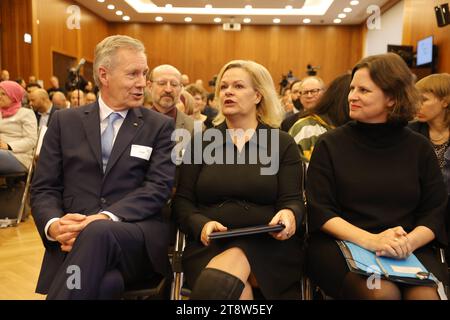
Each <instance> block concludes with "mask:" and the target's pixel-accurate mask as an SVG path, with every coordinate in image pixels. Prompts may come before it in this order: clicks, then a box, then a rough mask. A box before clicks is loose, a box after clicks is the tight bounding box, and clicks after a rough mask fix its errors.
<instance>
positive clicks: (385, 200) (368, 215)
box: [306, 54, 448, 299]
mask: <svg viewBox="0 0 450 320" xmlns="http://www.w3.org/2000/svg"><path fill="white" fill-rule="evenodd" d="M348 99H349V105H350V117H351V118H352V119H353V120H355V121H353V122H350V123H348V124H347V125H344V126H343V127H340V128H338V129H336V130H333V131H330V132H329V133H326V134H324V135H323V136H322V137H321V139H320V140H319V142H318V143H317V144H316V147H315V149H314V153H313V156H312V158H311V162H310V165H309V168H308V176H307V189H306V192H307V198H308V216H309V221H310V232H311V238H310V245H309V248H308V252H307V260H308V266H307V269H308V270H307V271H308V273H309V276H310V277H311V278H312V280H313V281H314V282H315V283H316V284H318V285H319V287H321V288H322V289H323V290H324V291H325V293H327V294H328V295H330V296H333V297H335V298H341V299H438V295H437V291H436V288H434V287H426V286H411V285H402V284H399V283H397V282H392V281H388V280H381V287H380V288H379V289H368V286H367V278H366V277H364V276H361V275H359V274H356V273H352V272H349V269H348V267H347V264H346V261H345V259H344V257H343V256H342V254H341V252H340V249H339V247H338V246H337V244H336V242H335V241H334V240H336V239H339V240H347V241H351V242H353V243H356V244H357V245H359V246H361V247H363V248H365V249H367V250H370V251H373V252H375V253H376V254H377V255H379V256H387V257H393V258H397V259H403V258H406V257H407V256H408V255H410V254H411V253H414V254H415V255H416V256H417V257H418V258H419V260H420V261H421V262H422V264H424V265H425V267H426V268H427V269H428V270H429V271H430V272H432V273H433V274H434V275H435V276H436V277H437V278H438V279H439V280H440V281H442V282H443V283H444V284H446V283H447V282H448V279H447V275H446V265H444V264H443V263H441V262H440V260H439V259H438V255H437V252H436V249H435V247H436V246H440V245H445V244H446V243H447V236H446V233H445V229H444V213H445V210H446V202H447V195H446V189H445V184H444V181H443V179H442V175H441V172H440V169H439V164H438V161H437V159H436V155H435V153H434V151H433V148H432V147H431V145H430V144H429V142H428V141H427V140H426V138H424V137H423V136H421V135H419V134H417V133H414V132H412V131H411V130H409V129H408V128H406V127H405V126H406V124H407V121H408V120H410V119H411V118H412V116H413V114H414V112H415V107H416V103H417V102H416V101H419V99H418V94H417V91H416V89H415V88H414V85H413V81H412V75H411V72H410V71H409V69H408V67H407V66H406V64H405V63H404V62H403V60H402V59H401V58H400V57H399V56H397V55H395V54H383V55H378V56H371V57H367V58H365V59H363V60H361V61H360V62H359V63H358V64H357V65H356V66H355V68H354V69H353V73H352V82H351V85H350V94H349V98H348Z"/></svg>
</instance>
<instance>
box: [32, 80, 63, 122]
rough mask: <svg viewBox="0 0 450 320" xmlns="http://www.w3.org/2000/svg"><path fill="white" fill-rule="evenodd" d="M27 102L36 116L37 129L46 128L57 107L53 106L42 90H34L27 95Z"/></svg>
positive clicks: (45, 92)
mask: <svg viewBox="0 0 450 320" xmlns="http://www.w3.org/2000/svg"><path fill="white" fill-rule="evenodd" d="M28 100H29V101H30V106H31V107H32V108H33V110H34V113H35V114H36V119H37V121H38V126H39V128H40V127H42V126H48V125H49V124H50V120H51V118H52V116H53V114H54V113H55V111H56V110H58V107H56V106H54V105H53V103H52V102H51V100H50V98H49V97H48V93H47V91H45V90H44V89H36V90H34V91H33V92H31V93H30V94H29V95H28Z"/></svg>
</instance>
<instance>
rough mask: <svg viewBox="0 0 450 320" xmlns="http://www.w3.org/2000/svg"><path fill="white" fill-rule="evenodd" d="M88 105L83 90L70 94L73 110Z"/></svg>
mask: <svg viewBox="0 0 450 320" xmlns="http://www.w3.org/2000/svg"><path fill="white" fill-rule="evenodd" d="M85 104H86V101H85V100H84V92H83V90H79V89H76V90H73V91H72V92H71V93H70V107H71V108H77V107H80V106H84V105H85Z"/></svg>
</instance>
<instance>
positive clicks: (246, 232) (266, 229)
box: [209, 224, 284, 239]
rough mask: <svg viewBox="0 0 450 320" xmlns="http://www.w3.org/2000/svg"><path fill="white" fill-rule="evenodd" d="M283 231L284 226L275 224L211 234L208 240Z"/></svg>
mask: <svg viewBox="0 0 450 320" xmlns="http://www.w3.org/2000/svg"><path fill="white" fill-rule="evenodd" d="M283 229H284V225H282V224H275V225H270V226H269V225H266V224H265V225H261V226H254V227H246V228H238V229H230V230H227V231H217V232H212V233H211V234H210V235H209V239H221V238H228V237H238V236H247V235H251V234H257V233H267V232H279V231H281V230H283Z"/></svg>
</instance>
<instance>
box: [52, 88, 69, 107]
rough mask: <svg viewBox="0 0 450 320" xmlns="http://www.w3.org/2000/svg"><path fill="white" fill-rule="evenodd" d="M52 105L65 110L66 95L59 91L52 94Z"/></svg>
mask: <svg viewBox="0 0 450 320" xmlns="http://www.w3.org/2000/svg"><path fill="white" fill-rule="evenodd" d="M51 98H52V103H53V105H55V106H57V107H58V108H60V109H66V108H67V104H68V101H67V98H66V95H65V94H64V93H62V92H60V91H55V92H53V94H52V96H51Z"/></svg>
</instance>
